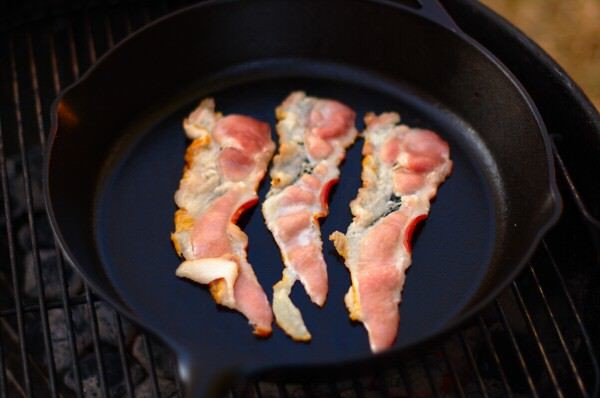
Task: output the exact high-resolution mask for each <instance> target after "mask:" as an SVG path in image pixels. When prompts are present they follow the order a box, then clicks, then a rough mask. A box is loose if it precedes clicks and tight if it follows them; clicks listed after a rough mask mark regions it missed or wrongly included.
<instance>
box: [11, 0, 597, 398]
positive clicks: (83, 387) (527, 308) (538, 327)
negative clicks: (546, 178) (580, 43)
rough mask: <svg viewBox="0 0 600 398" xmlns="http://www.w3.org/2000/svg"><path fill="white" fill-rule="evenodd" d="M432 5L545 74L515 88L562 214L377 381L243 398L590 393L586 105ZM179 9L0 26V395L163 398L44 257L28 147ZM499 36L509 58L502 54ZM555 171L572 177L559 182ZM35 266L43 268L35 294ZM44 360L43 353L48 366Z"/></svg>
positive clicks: (592, 252) (590, 150)
mask: <svg viewBox="0 0 600 398" xmlns="http://www.w3.org/2000/svg"><path fill="white" fill-rule="evenodd" d="M446 3H447V5H448V6H449V9H450V10H451V12H452V14H453V16H455V17H456V18H457V19H458V21H459V23H460V24H461V26H463V28H464V29H465V30H467V32H468V33H470V34H472V35H474V36H475V37H476V38H477V39H478V40H479V41H480V42H482V43H484V44H485V45H486V46H488V47H489V48H491V49H492V50H494V51H495V52H498V54H500V55H501V56H502V57H503V59H504V61H505V62H506V63H507V64H509V65H510V66H511V68H513V71H515V73H517V75H518V76H519V77H521V78H522V77H523V76H525V75H524V73H525V72H524V71H530V70H531V68H535V70H536V71H540V70H544V72H538V73H536V74H534V75H531V76H528V78H527V79H525V80H524V82H525V83H526V86H527V88H528V90H530V93H531V94H532V96H533V97H534V99H535V100H536V102H538V106H539V108H540V111H541V113H542V115H543V117H544V119H545V121H546V124H547V126H548V128H549V130H550V132H551V133H552V134H553V137H554V140H555V145H556V148H557V152H556V153H557V155H560V157H561V159H563V160H564V167H565V168H564V169H563V168H562V167H561V163H558V164H557V173H558V176H559V183H560V188H561V193H562V195H563V198H564V200H565V203H564V205H565V209H564V212H563V216H562V218H561V220H560V222H559V224H558V225H557V226H556V227H555V228H554V229H553V230H552V231H551V232H550V233H549V234H548V235H547V236H546V237H545V239H544V241H543V242H542V244H541V246H540V248H539V249H538V251H537V252H536V254H535V256H534V257H533V259H532V261H531V262H530V264H529V265H528V267H527V268H526V269H525V271H524V272H523V274H522V275H521V277H519V278H518V279H517V280H516V282H515V284H514V285H513V286H512V287H511V288H510V289H509V290H508V291H507V292H506V293H504V294H503V295H502V296H501V298H500V299H499V300H498V301H497V303H495V304H494V305H492V306H491V307H490V308H488V309H487V310H486V311H484V312H483V313H482V314H481V316H480V317H477V318H476V319H475V320H474V323H471V324H468V325H465V327H464V328H463V329H461V330H460V331H458V332H457V333H456V334H454V335H453V336H451V338H449V339H448V340H447V341H444V342H443V343H441V344H440V345H438V346H435V347H432V349H431V351H429V352H427V353H423V354H422V355H418V356H416V357H412V358H411V359H410V360H406V361H401V360H400V359H399V360H397V361H395V362H394V363H392V364H389V365H387V366H384V367H382V368H381V369H377V371H376V374H372V372H371V371H365V372H364V373H361V374H360V375H353V374H345V375H342V376H339V377H338V376H336V377H334V378H327V379H326V380H325V381H323V379H322V378H320V379H319V378H315V379H312V380H313V382H310V383H308V382H306V381H302V380H301V381H300V383H292V384H290V383H285V382H283V381H282V382H281V383H277V384H273V383H267V382H261V383H260V384H252V386H253V387H254V388H255V391H256V392H251V396H256V395H258V394H260V395H259V396H287V395H291V394H293V395H294V396H316V395H320V396H339V395H344V396H347V395H351V396H364V395H369V396H373V395H374V396H381V395H392V396H405V395H412V396H414V395H421V396H432V395H435V394H437V395H448V394H450V395H454V396H465V395H466V394H474V395H481V396H486V395H487V396H507V395H509V393H512V394H514V395H521V396H536V395H537V396H559V394H560V395H562V396H569V397H571V396H574V397H577V396H594V391H598V390H597V389H598V380H599V377H598V369H597V362H596V359H595V358H596V354H595V353H594V351H593V348H592V345H591V341H590V336H591V337H592V338H594V337H596V338H597V336H598V335H599V330H598V327H599V325H600V323H598V322H597V319H598V318H597V316H598V315H597V314H598V313H599V309H598V307H597V303H599V302H600V300H598V292H600V289H598V288H597V285H598V283H600V275H599V272H600V267H598V250H599V247H598V230H597V229H594V228H595V227H594V226H593V222H592V221H591V219H590V218H589V215H588V214H586V213H582V212H581V208H580V207H579V206H580V205H581V202H578V201H576V200H574V195H573V194H574V192H575V191H574V189H575V188H577V190H578V191H579V193H581V195H582V196H581V198H582V199H583V203H585V204H587V205H588V209H589V210H590V211H591V214H592V215H596V217H597V216H598V215H599V214H600V213H598V212H597V210H598V208H597V207H594V206H595V205H596V204H598V203H600V200H598V199H599V198H598V189H597V188H598V186H597V184H594V181H598V180H599V179H600V176H597V175H596V174H597V171H598V170H600V167H599V165H598V159H599V157H598V156H597V153H598V152H597V150H598V147H599V145H600V139H599V137H598V132H599V131H600V126H599V124H598V119H597V115H596V116H594V117H595V118H596V119H593V120H592V119H590V116H585V117H587V119H585V118H584V116H582V115H587V114H586V111H585V107H584V105H582V102H581V100H579V99H577V97H574V96H573V95H572V94H571V93H570V92H569V91H566V90H568V85H566V84H565V83H563V82H562V81H561V80H560V79H558V78H557V77H556V75H555V74H554V71H552V70H551V69H550V70H548V71H546V70H545V69H544V68H543V67H541V66H540V65H539V64H537V63H536V62H533V61H530V62H528V63H524V62H523V60H525V59H527V56H526V55H525V54H529V53H526V52H527V51H528V50H527V49H523V48H521V49H519V50H516V49H515V45H516V44H515V42H514V41H513V40H512V39H511V38H510V37H507V36H505V32H504V31H494V29H493V28H494V23H493V22H490V21H488V20H486V19H485V18H484V17H483V16H481V15H480V14H477V13H475V16H476V22H477V23H478V22H479V19H481V18H484V21H486V23H484V24H483V27H482V26H481V25H477V23H472V22H471V23H469V22H468V18H472V17H473V10H478V8H473V10H472V9H471V7H470V6H465V4H466V3H465V2H463V1H462V0H448V1H447V2H446ZM48 4H49V3H48ZM180 6H181V4H180V3H176V2H174V1H173V2H142V3H131V4H130V3H127V4H121V5H115V4H113V3H111V5H102V6H100V7H95V8H92V9H90V11H89V13H84V12H82V11H81V10H80V8H78V7H74V8H69V7H68V6H65V7H64V8H61V9H58V10H55V13H54V14H52V15H53V16H51V15H50V13H49V12H47V10H46V11H44V7H46V4H42V5H41V6H40V7H39V8H40V9H41V10H42V11H40V12H36V13H34V14H27V13H25V12H23V13H21V14H20V15H21V16H22V17H21V18H20V19H19V18H17V19H12V18H11V19H10V24H8V23H7V25H6V29H5V28H2V29H1V30H0V51H1V53H2V55H3V57H4V58H3V60H4V61H2V62H0V73H1V75H0V76H2V78H1V79H0V105H1V106H0V123H1V129H0V139H1V142H2V144H3V145H2V147H0V177H2V190H1V197H2V199H3V212H2V214H0V225H1V226H2V229H3V231H6V234H5V235H3V237H2V240H1V242H0V259H1V261H0V286H1V287H2V290H3V292H6V294H3V295H2V296H1V297H0V320H1V324H0V350H1V352H0V396H10V397H13V396H27V395H28V393H30V392H32V393H34V394H35V396H44V397H45V396H53V395H55V394H58V393H60V394H62V395H63V396H67V397H70V396H85V395H88V394H89V395H91V394H96V395H97V396H109V392H110V396H123V395H124V396H133V393H134V392H135V394H136V396H144V397H145V396H153V395H155V396H159V393H160V394H161V395H160V396H163V397H171V396H177V391H178V389H179V386H178V380H177V378H176V377H175V365H174V362H173V360H172V356H171V355H170V354H169V353H168V351H165V350H164V349H163V348H162V346H161V345H159V344H157V343H156V342H155V341H152V340H151V339H148V337H147V336H146V335H145V334H144V333H143V332H142V331H141V330H139V329H137V328H135V327H134V326H133V325H131V324H130V323H129V322H127V321H126V320H124V319H122V318H121V317H119V316H117V317H115V316H114V312H113V311H112V310H111V309H110V308H108V307H107V306H106V305H105V304H104V303H102V302H100V301H98V299H97V298H96V297H95V296H94V295H93V293H92V292H89V290H88V289H87V288H86V287H84V285H83V284H82V282H81V279H80V278H79V277H78V276H77V275H76V274H74V272H73V271H72V269H71V268H70V267H69V266H68V265H66V264H65V263H64V262H63V260H62V257H61V256H60V255H59V254H57V252H56V250H55V247H54V243H53V240H52V237H51V235H50V234H49V231H48V224H47V220H46V218H45V215H44V212H43V204H42V202H41V192H40V189H39V188H40V183H41V181H40V172H41V171H40V170H41V169H40V167H41V161H42V159H41V156H40V153H41V151H40V147H41V146H43V144H44V143H43V137H44V136H45V134H46V133H47V129H48V126H49V105H50V103H51V101H52V99H53V98H54V96H55V95H56V94H57V91H58V90H60V89H61V88H64V87H65V86H66V85H68V84H70V83H71V82H72V81H73V79H75V78H77V77H78V76H79V74H80V73H81V72H83V71H84V70H86V69H87V68H88V67H89V65H90V64H91V63H93V62H94V61H95V59H96V56H97V55H100V54H101V53H103V52H104V51H106V49H107V48H108V47H110V46H111V45H112V44H113V42H114V41H117V40H120V39H121V38H122V37H123V36H124V35H126V34H127V33H128V32H130V31H131V29H136V28H138V27H139V26H140V25H142V24H144V23H147V22H148V21H149V20H150V19H154V18H156V17H158V16H160V15H163V14H164V13H166V12H167V11H170V10H173V9H176V8H178V7H180ZM6 15H9V13H8V12H6V13H5V14H4V16H6ZM40 18H42V19H40ZM27 21H28V22H29V24H24V22H27ZM488 29H489V30H491V31H492V32H490V31H488ZM507 44H508V45H510V46H512V47H511V48H512V51H510V52H505V51H503V46H505V45H507ZM524 52H525V53H524ZM511 53H512V54H511ZM531 62H533V64H532V63H531ZM53 65H55V67H56V68H55V69H53ZM538 68H539V69H538ZM548 85H550V86H548ZM578 101H579V102H578ZM557 110H560V112H557ZM594 120H595V121H594ZM182 145H183V144H182ZM24 160H25V161H24ZM566 173H568V175H569V176H570V178H571V180H570V181H571V182H575V185H571V184H570V183H568V182H569V180H567V179H566V176H567V174H566ZM438 205H440V202H436V203H435V204H434V207H433V209H434V212H435V208H436V206H438ZM432 217H433V216H432ZM32 231H34V233H32ZM419 239H421V238H419ZM37 266H39V267H40V268H41V270H42V271H43V281H44V288H45V292H44V293H45V296H44V297H45V298H41V299H39V298H40V294H39V290H38V286H39V281H40V280H41V278H40V275H39V274H36V272H35V270H36V268H37ZM26 275H27V277H26ZM61 275H63V276H64V278H63V279H64V280H65V285H63V284H62V283H61V278H60V276H61ZM65 287H66V288H68V290H65ZM63 292H64V294H63ZM66 297H70V298H69V299H68V300H66V299H65V298H66ZM93 303H95V304H93ZM91 308H94V310H91V311H90V309H91ZM66 314H68V315H69V316H65V315H66ZM44 315H47V317H46V318H45V317H44ZM226 315H233V316H235V314H226ZM46 321H47V323H46ZM45 324H46V326H45ZM47 326H49V327H47ZM45 336H47V337H45ZM149 354H150V355H149ZM50 357H52V358H53V359H54V360H53V361H52V360H50V361H48V358H50ZM150 358H151V359H150ZM73 359H75V360H73ZM48 363H50V364H52V366H48V365H47V364H48ZM354 376H357V377H356V378H355V377H354ZM358 376H360V377H358ZM84 391H85V392H84ZM179 391H181V390H180V389H179ZM129 393H131V395H130V394H129ZM236 395H237V394H236Z"/></svg>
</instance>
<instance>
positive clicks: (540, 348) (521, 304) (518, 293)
mask: <svg viewBox="0 0 600 398" xmlns="http://www.w3.org/2000/svg"><path fill="white" fill-rule="evenodd" d="M512 291H513V293H514V295H515V297H516V299H517V304H518V305H519V309H520V310H521V313H522V314H523V316H524V317H525V320H526V324H527V328H528V329H529V331H530V333H531V335H532V337H533V338H534V340H535V345H536V347H537V349H538V351H539V353H540V354H541V356H542V361H543V362H544V366H545V368H546V371H547V372H548V376H549V377H550V380H551V381H552V385H553V386H554V388H555V389H556V394H557V396H559V397H563V396H564V394H563V391H562V389H561V387H560V385H559V383H558V380H557V378H556V374H555V373H554V370H553V369H552V366H551V365H550V360H549V359H548V354H547V353H546V349H545V348H544V345H543V344H542V342H541V341H540V336H539V334H538V332H537V329H536V328H535V326H534V324H533V320H532V318H531V314H530V312H529V310H528V309H527V306H526V304H525V301H524V300H523V296H522V295H521V290H520V289H519V286H518V285H517V282H516V281H513V283H512Z"/></svg>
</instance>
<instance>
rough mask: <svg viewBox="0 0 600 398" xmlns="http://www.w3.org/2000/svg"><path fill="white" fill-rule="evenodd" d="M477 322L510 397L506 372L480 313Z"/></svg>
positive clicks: (510, 391) (510, 392)
mask: <svg viewBox="0 0 600 398" xmlns="http://www.w3.org/2000/svg"><path fill="white" fill-rule="evenodd" d="M477 323H478V325H479V329H480V330H481V331H482V332H483V335H484V337H485V342H486V344H487V346H488V349H489V351H490V353H491V354H492V358H493V360H494V365H495V366H496V369H497V370H498V374H499V375H500V379H501V380H502V386H503V387H504V391H505V393H506V396H508V397H512V396H513V392H512V389H511V388H510V385H509V384H508V380H507V379H506V374H505V373H504V369H503V368H502V364H501V363H500V357H499V356H498V351H497V350H496V347H495V346H494V342H493V340H492V336H491V334H490V329H489V328H488V326H487V324H486V322H485V320H484V319H483V317H482V316H481V315H480V316H478V322H477Z"/></svg>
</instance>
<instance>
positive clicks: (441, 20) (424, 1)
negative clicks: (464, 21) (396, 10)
mask: <svg viewBox="0 0 600 398" xmlns="http://www.w3.org/2000/svg"><path fill="white" fill-rule="evenodd" d="M395 2H396V4H397V5H398V6H400V7H402V8H404V9H407V10H410V11H412V12H414V13H416V14H418V15H421V16H422V17H425V18H427V19H429V20H430V21H433V22H436V23H437V24H439V25H442V26H443V27H445V28H447V29H450V30H452V31H454V32H461V29H460V27H459V26H458V25H457V24H456V22H454V20H453V19H452V17H451V16H450V14H448V12H447V11H446V9H445V8H444V6H443V5H442V4H441V3H440V2H439V0H417V2H418V3H419V4H420V5H421V7H420V8H419V9H415V8H413V7H408V6H406V5H405V4H403V2H402V0H395Z"/></svg>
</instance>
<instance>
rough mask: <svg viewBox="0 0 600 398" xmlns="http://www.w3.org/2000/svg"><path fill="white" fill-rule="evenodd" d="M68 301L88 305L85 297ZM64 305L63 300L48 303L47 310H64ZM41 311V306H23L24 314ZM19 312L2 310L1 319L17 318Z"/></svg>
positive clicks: (94, 298) (8, 309) (0, 312)
mask: <svg viewBox="0 0 600 398" xmlns="http://www.w3.org/2000/svg"><path fill="white" fill-rule="evenodd" d="M59 252H60V251H59ZM61 255H62V253H61ZM92 299H93V300H94V301H99V300H100V299H98V298H97V297H96V296H95V295H94V294H93V293H92ZM67 300H69V304H71V305H72V306H78V305H83V304H86V303H87V301H86V299H85V297H83V296H77V297H71V298H69V297H68V295H67ZM63 305H64V304H63V302H62V300H60V301H58V300H50V301H47V302H46V309H47V310H52V309H56V308H62V307H63ZM39 310H40V306H39V304H28V305H23V307H22V309H21V312H23V313H24V314H28V313H32V312H38V311H39ZM18 312H19V311H18V310H17V309H14V308H7V309H4V310H0V317H9V316H15V315H16V314H17V313H18Z"/></svg>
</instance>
